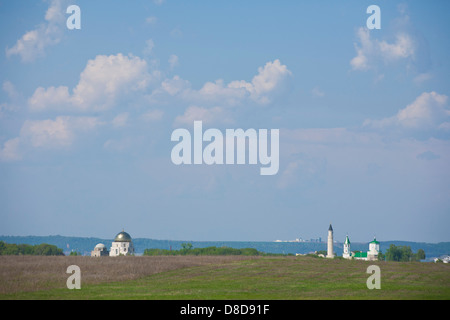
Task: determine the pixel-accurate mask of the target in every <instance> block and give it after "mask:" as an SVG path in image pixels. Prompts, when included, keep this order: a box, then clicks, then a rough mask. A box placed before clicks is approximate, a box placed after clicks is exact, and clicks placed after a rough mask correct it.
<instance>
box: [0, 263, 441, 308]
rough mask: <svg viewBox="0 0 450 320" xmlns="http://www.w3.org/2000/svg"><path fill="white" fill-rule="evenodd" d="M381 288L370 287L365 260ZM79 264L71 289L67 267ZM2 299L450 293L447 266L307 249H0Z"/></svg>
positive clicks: (343, 296) (435, 295)
mask: <svg viewBox="0 0 450 320" xmlns="http://www.w3.org/2000/svg"><path fill="white" fill-rule="evenodd" d="M372 264H376V265H378V266H379V267H380V270H381V289H380V290H376V289H374V290H369V289H368V288H367V286H366V281H367V278H368V277H369V276H370V274H367V273H366V270H367V267H368V266H369V265H372ZM69 265H78V266H79V267H80V269H81V289H80V290H69V289H67V287H66V280H67V278H68V277H69V274H67V273H66V268H67V267H68V266H69ZM0 299H2V300H5V299H44V300H53V299H63V300H70V299H81V300H85V299H90V300H101V299H108V300H113V299H139V300H142V299H152V300H171V299H177V300H179V299H188V300H196V299H198V300H199V299H210V300H216V299H217V300H219V299H233V300H236V299H238V300H239V299H261V300H271V299H277V300H280V299H281V300H297V299H314V300H319V299H329V300H340V299H351V300H353V299H368V300H372V299H393V300H411V299H418V300H426V299H439V300H448V299H450V265H448V264H443V263H423V262H385V261H377V262H366V261H348V260H343V259H332V260H330V259H323V258H317V257H311V256H298V257H295V256H138V257H115V258H113V257H102V258H92V257H85V256H73V257H41V256H0Z"/></svg>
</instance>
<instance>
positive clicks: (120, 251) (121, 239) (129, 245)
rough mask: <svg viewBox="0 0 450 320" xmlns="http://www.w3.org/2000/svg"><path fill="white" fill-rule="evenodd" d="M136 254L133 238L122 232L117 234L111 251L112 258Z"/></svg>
mask: <svg viewBox="0 0 450 320" xmlns="http://www.w3.org/2000/svg"><path fill="white" fill-rule="evenodd" d="M133 254H134V246H133V241H132V240H131V236H130V235H129V234H128V233H126V232H125V231H122V232H120V233H118V234H117V236H116V237H115V238H114V241H113V243H112V246H111V249H110V250H109V255H110V256H111V257H117V256H129V255H133Z"/></svg>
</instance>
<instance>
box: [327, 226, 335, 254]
mask: <svg viewBox="0 0 450 320" xmlns="http://www.w3.org/2000/svg"><path fill="white" fill-rule="evenodd" d="M327 258H334V251H333V227H332V226H331V223H330V227H329V228H328V245H327Z"/></svg>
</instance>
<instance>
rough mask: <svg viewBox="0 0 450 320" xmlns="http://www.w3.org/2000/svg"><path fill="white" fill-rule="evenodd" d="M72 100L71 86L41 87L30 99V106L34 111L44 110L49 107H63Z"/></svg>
mask: <svg viewBox="0 0 450 320" xmlns="http://www.w3.org/2000/svg"><path fill="white" fill-rule="evenodd" d="M69 101H70V94H69V88H68V87H65V86H60V87H49V88H47V89H45V88H42V87H39V88H37V89H36V90H35V92H34V94H33V96H32V97H31V98H30V99H28V106H29V108H30V110H32V111H43V110H46V109H49V108H61V107H64V106H65V105H67V104H68V103H69Z"/></svg>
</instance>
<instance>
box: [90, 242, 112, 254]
mask: <svg viewBox="0 0 450 320" xmlns="http://www.w3.org/2000/svg"><path fill="white" fill-rule="evenodd" d="M103 256H109V252H108V249H107V248H106V246H105V245H104V244H103V243H99V244H97V245H96V246H95V248H94V250H92V251H91V257H103Z"/></svg>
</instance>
